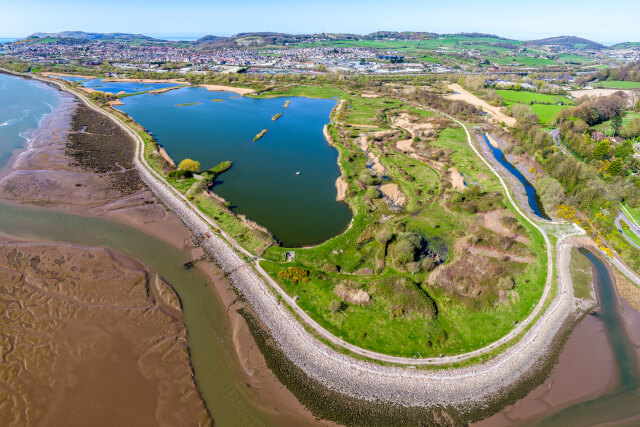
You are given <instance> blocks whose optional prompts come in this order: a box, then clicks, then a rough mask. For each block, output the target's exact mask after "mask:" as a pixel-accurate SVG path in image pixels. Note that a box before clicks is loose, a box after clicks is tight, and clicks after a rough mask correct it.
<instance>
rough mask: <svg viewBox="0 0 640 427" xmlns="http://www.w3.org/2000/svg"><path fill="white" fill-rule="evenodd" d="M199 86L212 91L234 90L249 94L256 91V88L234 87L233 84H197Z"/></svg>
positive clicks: (241, 93)
mask: <svg viewBox="0 0 640 427" xmlns="http://www.w3.org/2000/svg"><path fill="white" fill-rule="evenodd" d="M197 86H198V87H203V88H205V89H207V90H210V91H212V92H233V93H237V94H238V95H243V96H244V95H249V94H250V93H256V91H255V90H253V89H250V88H245V87H233V86H221V85H204V84H203V85H197Z"/></svg>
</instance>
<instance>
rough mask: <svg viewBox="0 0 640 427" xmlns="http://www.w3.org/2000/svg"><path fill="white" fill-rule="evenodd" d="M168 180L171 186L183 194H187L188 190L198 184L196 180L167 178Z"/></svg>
mask: <svg viewBox="0 0 640 427" xmlns="http://www.w3.org/2000/svg"><path fill="white" fill-rule="evenodd" d="M166 180H167V182H168V183H169V184H171V185H172V186H173V187H175V189H176V190H178V191H179V192H181V193H182V194H186V192H187V190H189V188H191V186H192V185H193V184H194V183H195V182H196V179H195V178H193V177H191V178H171V177H166Z"/></svg>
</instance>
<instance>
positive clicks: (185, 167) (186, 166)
mask: <svg viewBox="0 0 640 427" xmlns="http://www.w3.org/2000/svg"><path fill="white" fill-rule="evenodd" d="M178 169H180V170H182V171H187V172H197V171H198V170H199V169H200V162H196V161H195V160H191V159H184V160H183V161H181V162H180V164H179V165H178Z"/></svg>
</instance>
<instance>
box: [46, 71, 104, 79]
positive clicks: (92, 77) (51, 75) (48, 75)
mask: <svg viewBox="0 0 640 427" xmlns="http://www.w3.org/2000/svg"><path fill="white" fill-rule="evenodd" d="M40 75H41V76H43V77H53V78H55V77H56V76H64V77H82V78H84V79H97V78H98V77H96V76H83V75H81V74H65V73H50V72H44V73H40Z"/></svg>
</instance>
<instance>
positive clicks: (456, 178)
mask: <svg viewBox="0 0 640 427" xmlns="http://www.w3.org/2000/svg"><path fill="white" fill-rule="evenodd" d="M449 174H450V177H451V185H453V188H454V189H455V190H458V191H464V190H465V189H466V188H467V185H466V184H465V183H464V177H463V176H462V174H461V173H460V171H459V170H458V169H456V168H454V167H451V168H449Z"/></svg>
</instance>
